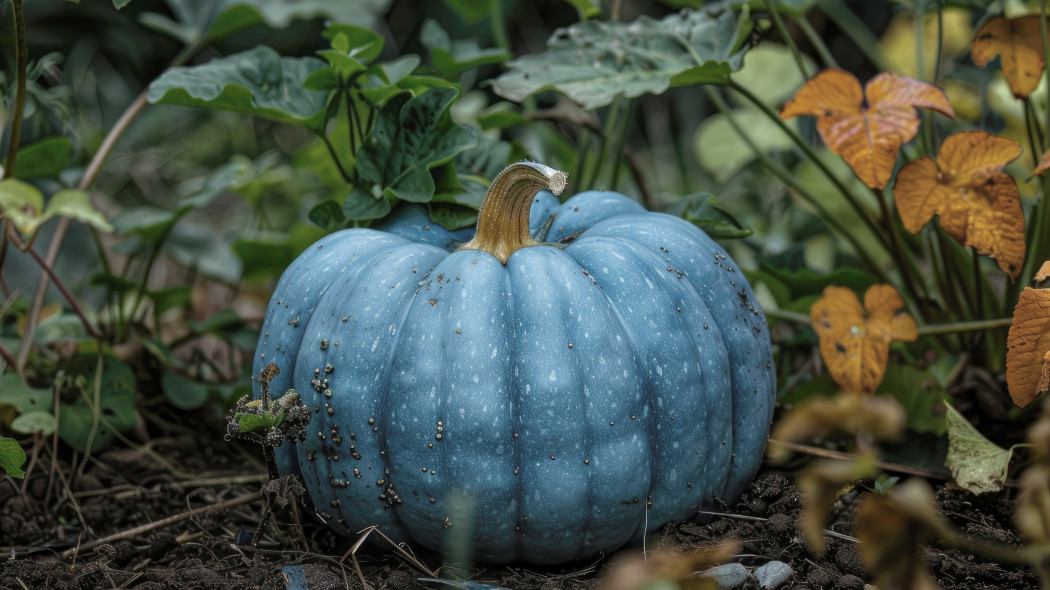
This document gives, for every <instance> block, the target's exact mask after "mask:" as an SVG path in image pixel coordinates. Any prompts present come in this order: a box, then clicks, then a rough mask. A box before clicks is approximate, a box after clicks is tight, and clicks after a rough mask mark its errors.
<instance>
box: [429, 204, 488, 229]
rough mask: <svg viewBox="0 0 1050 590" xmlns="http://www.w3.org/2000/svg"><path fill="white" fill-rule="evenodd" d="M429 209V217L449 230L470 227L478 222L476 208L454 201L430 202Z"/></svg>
mask: <svg viewBox="0 0 1050 590" xmlns="http://www.w3.org/2000/svg"><path fill="white" fill-rule="evenodd" d="M429 209H430V219H431V220H432V221H433V222H434V223H436V224H438V225H440V226H441V227H443V228H445V229H447V230H449V231H455V230H457V229H462V228H464V227H470V226H472V225H476V224H477V222H478V210H477V209H476V208H474V207H467V206H464V205H456V204H455V203H430V205H429Z"/></svg>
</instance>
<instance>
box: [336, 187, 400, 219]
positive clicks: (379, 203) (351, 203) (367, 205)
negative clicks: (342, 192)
mask: <svg viewBox="0 0 1050 590" xmlns="http://www.w3.org/2000/svg"><path fill="white" fill-rule="evenodd" d="M342 213H343V217H344V218H346V219H349V220H351V221H366V220H369V219H379V218H381V217H385V216H386V214H387V213H390V201H389V200H388V199H387V198H385V197H383V196H379V197H375V196H372V195H370V194H368V193H366V192H365V191H363V190H360V189H356V188H355V189H352V190H351V191H350V194H349V195H347V196H346V199H345V200H344V201H343V209H342Z"/></svg>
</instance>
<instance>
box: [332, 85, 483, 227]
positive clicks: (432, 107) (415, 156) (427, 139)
mask: <svg viewBox="0 0 1050 590" xmlns="http://www.w3.org/2000/svg"><path fill="white" fill-rule="evenodd" d="M458 97H459V91H458V90H456V89H454V88H435V89H433V90H428V91H427V92H424V93H423V94H420V95H419V96H416V97H414V98H411V99H410V98H408V97H407V96H406V95H399V96H396V97H394V98H392V99H391V100H390V102H389V103H387V105H386V106H385V107H384V108H383V110H382V111H381V112H380V114H379V119H378V120H377V121H376V124H375V128H374V129H373V130H372V133H371V135H369V137H368V141H366V142H365V144H364V146H363V147H362V148H361V150H360V151H359V152H358V154H357V165H356V168H357V172H358V175H359V177H360V178H361V180H362V181H363V182H364V183H367V184H366V185H365V187H361V189H360V190H361V191H362V192H363V193H364V194H365V195H366V196H367V194H368V193H369V192H371V193H372V195H373V196H372V198H373V200H376V201H378V200H380V199H381V197H386V198H397V199H401V200H404V201H412V202H415V203H424V202H427V201H429V200H430V199H431V198H432V197H433V196H434V188H435V187H434V179H433V178H432V177H431V175H430V169H431V168H433V167H435V166H438V165H440V164H444V163H445V162H448V161H449V160H451V159H452V158H454V157H455V156H456V154H458V153H460V152H462V151H463V150H466V149H468V148H470V147H471V146H473V145H474V143H475V140H474V135H473V134H472V133H471V132H470V131H469V130H467V129H466V128H464V127H461V126H460V125H457V124H456V123H453V122H452V116H451V115H450V114H449V107H451V106H452V103H453V102H455V101H456V98H458ZM369 184H370V185H372V187H371V190H368V185H369ZM355 192H356V191H355ZM358 196H360V194H359V195H358ZM353 197H354V195H351V198H353ZM348 200H349V198H348ZM346 213H347V211H346V209H345V205H344V214H346ZM347 218H348V219H355V217H350V215H347Z"/></svg>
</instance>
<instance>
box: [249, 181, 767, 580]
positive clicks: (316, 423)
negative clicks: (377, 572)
mask: <svg viewBox="0 0 1050 590" xmlns="http://www.w3.org/2000/svg"><path fill="white" fill-rule="evenodd" d="M551 215H554V220H553V223H550V224H548V226H547V227H546V228H544V229H542V230H541V226H543V224H544V222H545V221H547V220H548V219H549V217H550V216H551ZM530 221H531V223H530V225H531V226H532V228H533V230H534V233H536V232H541V231H545V230H546V231H547V235H546V236H545V237H546V241H549V242H559V241H562V240H566V241H568V240H572V241H571V243H570V244H569V245H568V246H566V247H564V249H560V248H556V247H553V246H547V245H541V246H532V247H527V248H522V249H520V250H517V251H516V252H514V253H513V254H512V255H511V257H510V259H509V260H508V261H507V264H506V266H504V265H502V264H500V262H499V261H498V260H496V259H495V258H494V257H492V256H491V255H489V254H488V253H486V252H483V251H480V250H460V251H455V252H451V253H450V250H452V249H453V247H454V244H455V243H458V242H462V241H465V240H466V239H468V238H469V237H470V235H471V234H472V231H467V232H458V233H453V232H447V231H445V230H443V229H441V228H440V227H438V226H437V225H436V224H429V223H428V222H427V220H426V217H425V215H424V214H423V213H422V212H421V210H410V212H408V213H403V214H402V215H401V216H400V217H399V218H396V219H394V220H392V221H391V222H388V223H387V224H386V230H387V231H378V230H371V229H367V230H366V229H351V230H344V231H342V232H338V233H335V234H332V235H330V236H328V237H326V238H324V239H323V240H321V241H320V242H318V243H317V244H316V245H314V246H313V247H311V248H310V249H309V250H307V251H306V252H305V253H304V254H303V255H302V256H301V257H300V258H299V259H298V260H297V261H296V262H295V263H293V265H292V266H291V267H289V269H288V270H287V271H286V272H285V274H284V276H282V278H281V281H280V283H279V285H278V288H277V290H276V291H275V293H274V295H273V299H272V301H271V303H270V307H269V309H268V311H267V315H266V320H265V323H264V326H263V336H262V337H261V338H260V342H259V347H258V350H257V352H256V359H255V369H256V374H258V371H259V370H260V369H261V368H262V367H264V366H265V365H266V364H268V363H271V362H273V363H276V364H277V365H278V367H279V368H280V370H281V373H280V375H279V376H278V377H277V378H275V379H274V380H273V381H272V382H271V389H272V391H274V392H276V393H281V392H283V391H284V390H285V389H287V388H290V387H294V388H295V389H296V390H297V391H299V392H300V394H301V395H302V398H303V400H304V402H305V403H306V404H307V405H308V406H310V407H312V408H316V412H315V413H314V415H313V419H312V421H311V423H310V426H309V428H308V429H307V440H306V441H305V442H302V443H299V444H297V445H291V444H290V443H286V444H285V445H284V446H283V447H280V448H278V449H276V450H277V452H278V459H279V465H280V468H281V470H282V472H283V473H290V472H299V473H301V474H302V476H303V479H304V482H305V484H306V487H307V489H308V490H309V493H310V496H311V499H312V500H313V503H314V505H315V507H316V509H317V511H318V513H319V514H321V516H322V517H324V518H325V519H326V520H327V521H328V523H329V524H330V525H332V526H333V527H334V528H335V529H336V530H337V531H340V532H344V533H346V534H351V535H352V534H355V533H357V532H358V531H360V530H361V529H363V528H365V527H367V526H369V525H378V526H379V527H380V529H381V530H383V531H384V532H385V533H387V534H388V535H391V536H392V537H394V538H396V539H403V540H409V541H413V542H417V543H419V544H422V545H424V546H426V547H429V548H432V549H442V548H443V545H444V542H445V539H446V538H449V537H450V536H452V535H456V536H455V538H457V539H463V538H465V537H469V539H470V540H471V542H472V550H473V557H474V558H475V559H477V560H479V561H485V562H507V561H513V560H518V559H522V560H526V561H531V562H534V563H557V562H564V561H569V560H572V559H576V558H582V557H587V556H590V555H593V554H595V553H598V552H601V551H611V550H614V549H616V548H618V547H620V546H621V545H623V544H624V543H626V542H628V541H629V540H631V539H632V538H638V537H639V536H640V535H641V534H642V533H643V532H644V530H645V529H646V528H647V529H648V531H652V530H654V529H656V528H658V527H660V526H661V525H663V524H665V523H666V522H668V521H670V520H676V519H684V518H689V517H690V516H692V515H693V514H694V513H695V512H696V511H697V510H698V509H705V508H709V507H710V506H712V504H713V503H714V502H713V499H714V497H719V498H722V499H724V500H727V501H732V500H734V499H735V498H736V497H737V496H738V495H739V494H740V493H741V492H742V491H743V489H744V488H745V487H746V485H747V484H748V482H749V481H750V480H751V479H752V477H753V476H754V474H755V472H756V470H757V469H758V466H759V464H760V463H761V458H762V454H763V451H764V448H765V439H766V436H767V434H768V430H769V424H770V420H771V418H772V409H773V402H774V398H775V387H776V385H775V372H774V370H773V366H772V354H771V351H770V341H769V336H768V333H767V329H766V323H765V318H764V316H763V314H762V312H761V311H760V310H759V309H758V306H757V303H756V302H755V300H754V296H753V294H752V292H751V289H750V287H749V286H748V284H747V282H746V281H745V279H744V277H743V276H742V275H741V273H739V272H738V271H737V270H736V266H735V264H734V263H733V261H732V260H731V259H729V258H728V256H726V255H725V254H724V253H723V251H722V249H721V248H719V247H718V245H717V244H715V243H714V242H713V241H712V240H711V239H710V238H708V237H707V236H706V235H705V234H704V233H703V232H701V231H700V230H699V229H697V228H696V227H695V226H693V225H692V224H690V223H688V222H685V221H683V220H681V219H678V218H676V217H672V216H668V215H664V214H659V213H649V212H646V211H645V210H644V209H643V208H642V207H641V206H640V205H638V204H637V203H635V202H633V201H632V200H630V199H629V198H627V197H624V196H623V195H618V194H616V193H609V192H605V193H599V192H589V193H581V194H579V195H576V196H574V197H573V198H571V199H569V200H568V201H566V202H565V204H563V205H559V204H558V201H557V199H556V198H555V197H554V196H553V195H550V194H549V193H540V195H538V196H537V197H536V199H535V202H534V203H533V207H532V211H531V215H530ZM424 228H426V229H424ZM584 230H585V231H584ZM580 231H583V233H582V234H579V235H578V236H576V234H577V233H578V232H580ZM541 237H543V236H541ZM574 238H575V239H574ZM329 366H330V367H331V369H330V372H326V370H327V369H326V368H327V367H329ZM315 375H317V376H319V379H317V381H315V382H314V383H313V384H312V383H311V380H314V379H315ZM324 379H327V383H325V382H324ZM255 385H256V390H258V384H255ZM326 390H327V392H326ZM256 393H257V394H258V391H256ZM329 394H330V397H329ZM470 515H472V518H471V516H470ZM458 528H466V529H468V530H469V534H466V535H465V534H464V533H463V532H462V531H459V530H456V531H455V532H453V529H458Z"/></svg>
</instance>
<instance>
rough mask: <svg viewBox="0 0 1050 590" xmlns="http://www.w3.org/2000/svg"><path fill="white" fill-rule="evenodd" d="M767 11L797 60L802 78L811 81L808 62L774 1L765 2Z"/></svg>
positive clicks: (766, 0)
mask: <svg viewBox="0 0 1050 590" xmlns="http://www.w3.org/2000/svg"><path fill="white" fill-rule="evenodd" d="M765 3H766V10H767V11H768V12H769V18H770V20H772V21H773V26H775V27H776V28H777V32H779V33H780V36H781V37H782V38H783V39H784V44H785V45H787V46H788V48H789V49H791V56H792V57H794V58H795V63H796V64H797V65H798V71H799V72H801V73H802V77H803V78H805V79H806V80H808V79H809V71H808V70H807V69H806V62H805V61H803V59H802V52H801V51H799V50H798V46H797V45H795V40H794V39H792V38H791V33H790V32H788V30H787V27H786V26H784V20H783V19H781V18H780V13H779V12H777V7H776V6H775V5H774V4H773V0H765Z"/></svg>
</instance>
